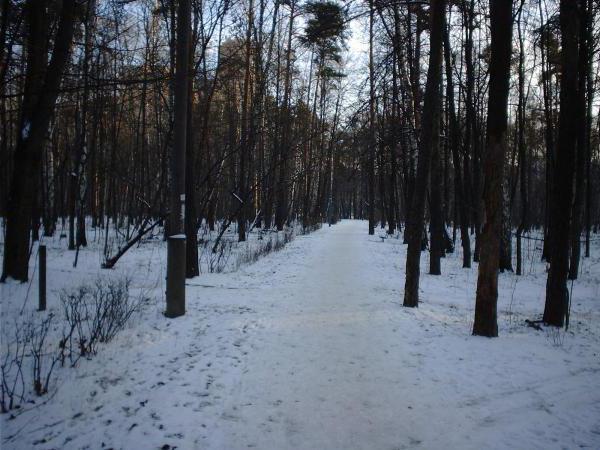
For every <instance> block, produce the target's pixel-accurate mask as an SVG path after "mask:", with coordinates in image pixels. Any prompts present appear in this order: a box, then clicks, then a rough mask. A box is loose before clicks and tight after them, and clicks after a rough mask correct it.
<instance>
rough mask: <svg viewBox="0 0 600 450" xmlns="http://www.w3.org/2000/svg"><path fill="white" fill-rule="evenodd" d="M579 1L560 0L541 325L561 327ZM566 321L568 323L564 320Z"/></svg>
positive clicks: (574, 123)
mask: <svg viewBox="0 0 600 450" xmlns="http://www.w3.org/2000/svg"><path fill="white" fill-rule="evenodd" d="M580 3H581V1H580V0H561V2H560V30H561V44H562V51H561V62H562V75H561V79H560V115H559V129H558V146H557V149H556V164H555V166H554V180H553V188H554V189H553V194H552V200H553V201H552V203H551V210H550V214H551V218H550V222H551V224H552V232H551V235H550V238H551V240H550V270H549V272H548V280H547V283H546V305H545V308H544V322H545V323H547V324H549V325H554V326H557V327H562V326H563V325H564V323H565V318H566V316H567V314H568V303H569V291H568V289H567V275H568V272H569V238H570V227H571V217H570V216H571V215H570V214H569V213H568V211H571V202H572V199H573V163H574V160H575V149H576V145H577V119H578V115H577V108H578V101H577V70H578V64H579V52H578V48H577V37H578V33H579V17H578V12H579V11H578V6H579V4H580ZM567 320H568V319H567Z"/></svg>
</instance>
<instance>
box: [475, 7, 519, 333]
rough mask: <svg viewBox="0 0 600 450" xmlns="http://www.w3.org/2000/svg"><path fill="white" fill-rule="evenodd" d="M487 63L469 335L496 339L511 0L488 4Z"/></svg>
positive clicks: (510, 43) (510, 37)
mask: <svg viewBox="0 0 600 450" xmlns="http://www.w3.org/2000/svg"><path fill="white" fill-rule="evenodd" d="M490 17H491V35H492V41H491V60H490V87H489V99H488V119H487V149H486V157H485V160H484V180H485V181H484V187H483V202H484V208H485V225H484V227H483V232H482V233H481V235H480V239H481V247H480V250H481V251H480V262H479V274H478V277H477V298H476V302H475V321H474V323H473V334H474V335H479V336H488V337H495V336H498V323H497V301H498V264H499V259H498V255H499V252H500V233H501V232H502V177H503V174H504V158H505V154H506V149H507V122H508V118H507V107H508V90H509V81H510V58H511V47H512V25H513V23H512V22H513V21H512V0H499V1H495V2H491V3H490Z"/></svg>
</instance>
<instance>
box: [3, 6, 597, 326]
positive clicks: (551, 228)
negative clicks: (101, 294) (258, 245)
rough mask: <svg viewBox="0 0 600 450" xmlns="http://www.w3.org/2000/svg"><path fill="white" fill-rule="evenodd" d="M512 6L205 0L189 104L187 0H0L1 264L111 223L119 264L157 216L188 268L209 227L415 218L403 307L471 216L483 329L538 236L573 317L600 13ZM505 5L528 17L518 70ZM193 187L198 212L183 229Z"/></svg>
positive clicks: (589, 213)
mask: <svg viewBox="0 0 600 450" xmlns="http://www.w3.org/2000/svg"><path fill="white" fill-rule="evenodd" d="M506 3H511V2H505V1H498V2H478V1H475V0H461V1H453V2H443V1H440V0H435V1H432V2H420V1H402V2H382V1H379V0H366V1H364V2H349V3H348V2H340V1H335V0H329V1H308V2H298V1H297V0H264V1H263V0H261V1H256V0H244V1H241V2H231V1H229V0H208V1H200V0H189V11H190V28H191V33H190V43H189V46H188V49H187V51H188V55H189V57H188V61H187V66H188V67H189V70H188V73H187V78H186V79H187V87H186V91H187V94H186V95H185V96H183V97H184V101H185V108H183V106H182V102H181V101H175V97H178V99H179V100H181V98H182V96H181V95H178V96H176V92H177V91H179V90H181V89H182V86H181V83H180V82H179V78H178V76H179V75H181V71H178V70H176V65H177V64H179V63H181V61H180V58H179V59H178V58H177V53H178V51H177V43H178V39H177V23H178V20H179V13H178V10H179V7H180V6H181V5H182V3H180V2H178V1H175V0H159V1H146V0H143V1H139V2H135V5H133V4H132V3H131V2H123V1H120V0H85V1H78V2H72V1H69V0H63V1H61V2H58V1H52V2H40V1H39V0H27V1H24V2H10V1H2V2H0V8H1V14H0V37H1V38H2V47H1V50H0V174H1V175H0V214H1V215H2V216H3V217H4V218H5V222H4V224H5V228H4V229H5V240H4V255H3V258H4V262H3V269H2V279H6V278H8V277H12V278H15V279H19V280H26V279H27V277H28V273H27V272H28V270H27V268H28V261H29V254H30V252H31V251H32V249H33V248H34V247H33V246H32V242H34V241H35V239H38V238H41V239H43V237H44V236H51V235H53V234H55V233H59V237H60V238H62V237H64V238H66V239H65V246H66V247H67V248H69V249H72V250H74V251H75V253H74V256H75V255H77V249H78V248H80V247H81V246H83V245H85V244H86V242H87V241H89V240H90V239H94V240H95V241H100V240H101V242H99V245H101V246H102V247H103V248H102V255H103V261H102V264H103V266H104V267H112V266H114V264H116V263H117V261H118V260H119V258H120V257H121V256H122V255H123V254H124V252H126V251H127V249H129V248H131V247H132V246H134V245H135V244H136V243H138V242H140V241H141V240H142V239H143V237H144V236H146V234H147V233H149V232H150V231H151V230H156V229H157V228H159V227H161V226H163V231H164V232H165V235H166V236H168V235H170V234H173V233H174V230H177V232H176V233H174V234H185V236H186V265H185V266H186V271H185V272H186V276H188V277H194V276H198V274H199V272H200V268H199V265H198V249H199V245H201V244H203V243H204V242H203V241H202V236H201V234H200V231H202V232H204V231H206V232H207V233H211V234H212V236H213V237H214V239H215V240H216V241H217V242H219V241H220V240H221V239H222V237H223V236H224V235H225V233H226V232H227V230H230V231H232V232H233V233H235V234H236V235H237V239H238V240H240V241H243V240H245V239H246V238H247V236H248V233H249V232H250V231H252V230H256V229H260V230H261V232H262V233H266V232H270V231H275V230H279V231H281V230H283V229H284V228H285V227H286V226H288V225H291V224H292V223H296V222H298V223H300V224H301V226H303V227H304V228H306V229H311V228H312V227H314V226H316V225H318V224H320V223H323V222H328V223H335V222H336V221H337V220H338V219H339V218H349V217H353V218H363V219H368V221H369V230H368V231H369V233H371V234H374V233H375V228H376V226H377V225H380V226H381V227H382V228H384V227H387V230H386V232H387V233H388V234H390V235H399V234H400V233H402V232H403V237H404V240H405V242H406V243H407V244H408V257H407V261H406V268H407V278H406V289H405V292H404V303H405V304H406V305H407V306H416V305H418V287H419V277H420V260H421V258H420V254H421V251H424V250H429V252H430V254H429V256H430V258H429V273H430V274H441V273H442V272H443V270H444V263H443V261H444V259H443V258H444V257H445V256H446V254H447V253H449V252H452V251H454V249H455V243H456V239H457V238H458V237H459V236H458V234H459V233H460V240H461V245H459V246H456V248H457V250H458V251H459V252H462V253H461V256H462V265H463V267H465V268H468V267H471V265H472V263H473V262H478V261H479V263H480V265H479V267H478V270H479V274H480V284H479V285H478V292H477V305H478V307H477V311H478V312H477V314H476V316H477V317H476V325H477V327H476V328H477V331H476V330H475V329H474V332H475V331H476V332H477V334H485V335H494V334H495V329H494V326H493V323H494V319H493V316H494V314H493V311H494V309H493V305H494V304H495V299H496V294H495V292H496V287H495V286H496V282H497V274H496V272H497V271H498V270H512V268H513V265H514V266H515V268H516V273H517V274H519V275H521V274H524V273H526V271H527V266H526V264H525V258H527V257H529V256H528V252H529V251H530V250H529V249H530V248H531V245H529V244H533V243H536V242H538V241H537V240H538V239H543V243H542V242H540V243H539V244H540V246H542V245H543V252H542V256H543V259H544V260H546V261H547V262H548V264H550V270H549V276H548V286H547V302H546V308H545V309H546V311H545V314H544V320H545V321H546V322H547V323H549V324H552V325H557V326H561V325H562V324H564V323H565V319H566V316H567V313H568V296H567V291H566V280H567V279H568V278H570V279H576V277H577V276H578V273H579V271H580V267H581V266H580V260H581V258H582V255H583V257H587V256H589V254H590V242H591V241H593V239H594V237H593V236H594V232H595V231H597V228H598V225H600V207H599V205H600V195H598V186H599V185H598V182H597V180H598V179H600V155H599V153H598V142H600V135H599V126H600V121H599V120H598V113H597V109H596V108H595V106H594V105H595V104H596V103H597V100H598V83H599V81H600V80H599V79H598V77H597V76H596V74H597V73H598V69H599V63H600V61H599V60H598V54H599V53H598V49H599V45H598V44H599V43H598V36H599V33H598V17H599V16H598V12H599V8H598V5H597V4H596V3H597V2H593V1H592V0H577V1H572V2H570V1H562V2H561V1H559V0H535V1H532V2H522V1H521V2H512V8H509V6H507V5H506ZM498 8H506V9H503V13H502V14H501V16H502V18H503V19H502V20H505V19H506V12H507V11H508V9H511V18H512V20H515V21H516V23H515V29H516V33H515V38H514V39H512V40H511V41H510V42H509V41H508V40H507V36H505V35H503V36H504V38H505V39H504V41H503V42H504V43H503V44H502V45H503V46H506V45H508V44H507V42H509V43H510V45H512V47H513V48H514V52H513V57H512V59H511V60H510V65H509V66H508V68H507V66H506V59H505V58H506V55H504V56H503V57H502V58H504V59H503V61H504V62H503V63H502V64H500V63H498V59H497V58H498V57H499V56H498V51H497V50H498V48H497V47H498V46H497V45H494V44H497V39H496V37H497V34H496V30H497V28H496V26H497V21H496V20H497V19H498V17H499V16H498V11H499V10H498ZM492 19H493V20H492ZM352 21H362V25H364V27H363V28H364V41H365V44H367V42H368V49H365V50H366V51H365V55H364V56H365V59H364V67H362V66H360V69H363V68H364V69H365V70H364V74H362V75H361V73H360V71H359V73H358V75H357V74H356V71H355V70H352V71H350V70H348V67H347V65H348V57H347V56H348V53H346V52H345V50H346V41H347V39H348V36H349V32H348V27H349V24H350V23H351V22H352ZM490 25H492V28H491V29H490ZM504 25H506V23H505V24H504ZM358 28H360V27H358ZM490 30H491V34H490ZM359 38H360V37H359ZM502 52H506V48H504V50H502ZM352 63H353V64H355V63H356V61H352ZM442 65H443V68H442ZM500 66H502V67H501V68H500V69H501V70H500V69H499V67H500ZM350 73H352V77H348V76H347V75H348V74H350ZM499 73H502V75H499ZM509 78H510V79H512V80H514V81H513V82H512V83H508V82H507V80H508V79H509ZM507 86H508V87H507ZM506 89H507V90H506ZM500 90H501V91H502V94H500ZM184 112H185V122H186V123H187V126H186V127H185V129H182V128H181V125H182V114H183V113H184ZM182 130H184V131H182ZM183 147H185V155H184V156H185V164H184V166H181V161H182V159H180V160H178V161H179V166H180V167H179V169H180V170H179V172H177V173H178V174H181V176H180V175H173V174H172V173H171V171H170V165H171V164H172V163H174V162H175V160H174V159H173V158H172V157H171V153H172V150H173V149H175V148H179V149H180V148H183ZM178 154H179V153H178ZM182 167H183V168H182ZM500 170H501V171H502V173H500V172H499V171H500ZM183 173H185V184H184V185H183V187H181V186H179V185H178V187H177V189H176V190H177V195H178V199H177V200H176V199H175V197H174V196H173V195H171V193H172V192H175V190H173V189H172V188H171V185H172V184H178V183H180V182H181V181H182V180H183V179H184V178H183ZM569 180H570V181H569ZM500 187H501V191H502V198H501V199H499V198H498V197H497V196H496V194H497V191H496V190H497V189H500ZM182 189H184V192H185V210H184V211H183V215H182V217H184V221H183V222H184V223H183V224H180V223H178V224H171V221H172V220H174V219H175V218H176V216H177V217H178V216H180V215H181V214H182V211H181V198H182V197H181V195H182V194H183V192H182V191H181V190H182ZM176 201H177V202H179V203H177V204H175V202H176ZM177 205H179V206H177ZM498 208H500V209H499V210H498ZM497 211H500V227H501V228H500V231H499V230H498V228H497V220H498V216H497V215H496V212H497ZM175 212H176V214H175V215H174V213H175ZM176 225H177V226H176ZM179 225H181V226H179ZM482 225H484V226H483V227H482ZM90 226H91V227H92V228H95V229H96V230H98V231H101V232H98V233H90V232H89V231H90V228H89V227H90ZM86 227H87V228H86ZM403 227H404V229H403ZM42 233H43V234H42ZM92 236H93V237H92ZM100 236H101V238H100ZM513 236H514V237H515V238H516V252H514V253H515V254H514V258H513V249H512V245H513ZM496 238H498V239H499V242H496ZM583 241H585V242H583ZM214 245H215V246H214V247H212V248H213V249H215V251H216V249H217V248H218V245H216V244H214ZM74 260H75V262H76V261H77V258H76V256H75V257H74ZM565 268H566V269H565ZM565 273H566V275H565ZM565 277H567V278H565ZM561 317H562V319H561ZM480 325H481V328H480Z"/></svg>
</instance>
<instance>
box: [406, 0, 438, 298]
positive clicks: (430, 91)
mask: <svg viewBox="0 0 600 450" xmlns="http://www.w3.org/2000/svg"><path fill="white" fill-rule="evenodd" d="M445 8H446V2H445V0H432V1H431V6H430V18H429V29H430V52H429V68H428V70H427V84H426V86H425V99H424V105H423V116H422V124H421V125H422V127H421V138H420V141H419V161H418V164H417V177H416V180H415V189H414V193H413V197H412V204H411V212H410V215H409V220H408V224H407V234H408V236H407V237H408V250H407V255H406V281H405V286H404V306H409V307H416V306H418V305H419V275H420V273H419V272H420V268H419V262H420V259H421V236H422V231H423V214H424V212H425V196H426V191H427V181H428V179H429V168H430V164H431V154H432V153H433V151H434V149H433V147H434V145H436V142H437V137H436V136H434V133H433V130H434V129H435V128H437V127H436V123H437V122H439V111H438V110H439V101H440V100H439V97H440V81H441V73H442V41H443V39H442V34H443V31H444V27H445Z"/></svg>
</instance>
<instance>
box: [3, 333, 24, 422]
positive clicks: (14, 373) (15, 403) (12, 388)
mask: <svg viewBox="0 0 600 450" xmlns="http://www.w3.org/2000/svg"><path fill="white" fill-rule="evenodd" d="M2 341H3V343H2V353H3V355H2V364H1V365H0V371H1V374H2V380H1V382H2V384H1V385H0V408H1V410H2V412H3V413H6V412H8V411H9V410H11V409H13V408H18V407H19V406H20V403H21V402H23V401H24V399H25V378H24V376H23V360H24V359H25V354H26V351H27V342H26V339H25V336H24V332H23V329H22V327H21V326H19V324H15V327H14V338H11V337H9V336H3V339H2Z"/></svg>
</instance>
